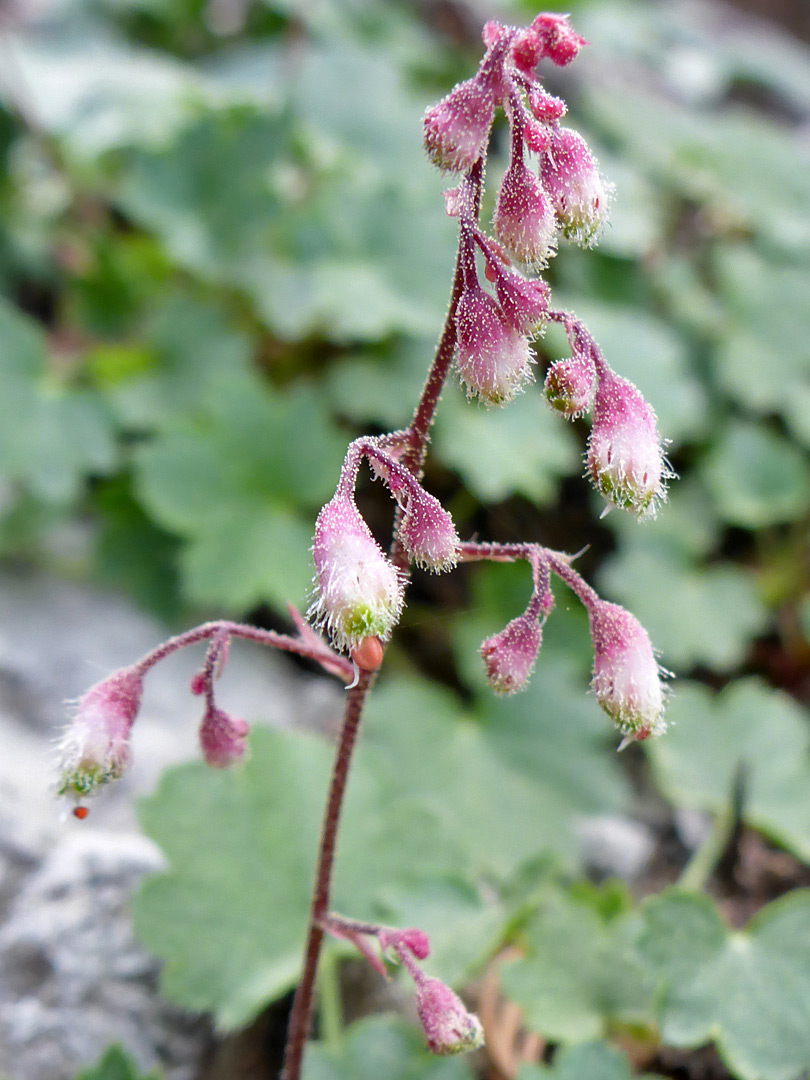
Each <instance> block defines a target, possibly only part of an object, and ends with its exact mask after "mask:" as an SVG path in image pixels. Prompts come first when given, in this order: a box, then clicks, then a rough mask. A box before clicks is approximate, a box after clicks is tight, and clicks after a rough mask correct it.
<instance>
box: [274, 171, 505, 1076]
mask: <svg viewBox="0 0 810 1080" xmlns="http://www.w3.org/2000/svg"><path fill="white" fill-rule="evenodd" d="M483 175H484V163H483V159H479V161H477V162H476V163H475V165H473V167H472V168H471V169H470V172H469V174H468V176H467V178H466V181H465V182H466V183H468V184H469V185H470V186H471V189H472V203H473V206H474V209H475V213H476V215H477V213H478V207H479V203H480V198H481V185H482V182H483ZM464 248H465V240H464V237H463V229H461V230H460V235H459V246H458V252H457V255H456V266H455V272H454V275H453V288H452V292H451V294H450V303H449V306H448V311H447V317H446V319H445V322H444V328H443V330H442V333H441V337H440V338H439V344H438V345H437V347H436V355H435V356H434V359H433V363H432V364H431V367H430V371H429V372H428V376H427V379H426V380H425V384H424V386H423V387H422V393H421V394H420V397H419V402H418V404H417V406H416V410H415V411H414V415H413V420H412V421H411V424H410V427H409V428H408V430H407V432H405V433H404V435H405V436H406V437H407V445H406V449H405V451H404V453H403V454H402V457H401V459H400V460H401V462H402V464H403V465H404V466H405V468H407V469H408V470H409V472H411V473H413V474H414V475H415V476H417V477H418V476H420V475H421V472H422V467H423V465H424V461H425V454H426V451H427V444H428V435H429V433H430V427H431V425H432V423H433V418H434V416H435V414H436V406H437V405H438V403H439V397H440V396H441V392H442V388H443V387H444V383H445V380H446V378H447V374H448V372H449V370H450V364H451V363H452V360H453V350H454V348H455V343H456V326H455V312H456V305H457V304H458V300H459V297H460V296H461V290H462V286H463V282H464V274H463V267H462V262H463V253H464ZM398 523H399V511H398V513H397V518H396V522H395V526H394V539H393V540H392V542H391V561H392V562H393V564H394V565H395V566H396V567H397V568H398V569H399V570H401V571H402V573H403V574H405V575H406V576H407V575H408V572H409V560H408V556H407V553H406V552H405V550H404V548H403V547H402V545H401V544H400V543H399V541H398V540H397V527H398ZM374 674H375V673H369V672H362V673H361V675H360V678H359V680H358V683H357V685H356V686H355V687H353V688H352V689H351V690H349V692H348V695H347V698H346V705H345V708H344V712H343V724H342V727H341V733H340V739H339V741H338V746H337V751H336V754H335V762H334V765H333V768H332V778H331V781H330V784H329V794H328V796H327V801H326V810H325V812H324V818H323V825H322V828H321V839H320V844H319V847H318V861H317V866H316V870H315V881H314V884H313V889H312V900H311V903H310V912H309V924H308V928H307V941H306V946H305V951H304V970H303V973H302V975H301V981H300V982H299V984H298V988H297V989H296V992H295V998H294V1000H293V1007H292V1011H291V1013H290V1023H289V1027H288V1029H287V1045H286V1047H285V1050H284V1067H283V1069H282V1072H281V1080H300V1075H301V1065H302V1062H303V1056H304V1047H305V1046H306V1041H307V1039H308V1037H309V1033H310V1028H311V1026H312V1010H313V1003H314V1000H315V977H316V974H317V970H318V958H319V956H320V951H321V944H322V942H323V936H324V931H323V928H322V922H323V920H324V919H325V918H326V917H327V915H328V914H329V899H330V894H331V886H332V866H333V862H334V856H335V846H336V843H337V830H338V825H339V822H340V810H341V806H342V802H343V795H344V792H345V789H346V780H347V777H348V774H349V765H350V764H351V755H352V751H353V749H354V746H355V742H356V739H357V732H358V728H359V726H360V717H361V715H362V712H363V706H364V705H365V701H366V696H367V694H368V691H369V689H370V688H371V685H372V683H373V681H374Z"/></svg>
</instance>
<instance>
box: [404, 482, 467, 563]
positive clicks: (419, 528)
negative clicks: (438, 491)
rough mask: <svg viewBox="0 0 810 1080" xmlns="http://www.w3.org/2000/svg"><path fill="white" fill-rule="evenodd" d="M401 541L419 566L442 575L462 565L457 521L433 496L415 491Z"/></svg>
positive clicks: (410, 497) (408, 509)
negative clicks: (454, 520) (459, 563)
mask: <svg viewBox="0 0 810 1080" xmlns="http://www.w3.org/2000/svg"><path fill="white" fill-rule="evenodd" d="M399 538H400V540H401V541H402V544H403V546H404V548H405V550H406V551H407V552H408V556H409V557H410V558H411V559H412V560H413V562H415V563H416V564H417V565H418V566H422V567H425V568H426V569H428V570H433V571H434V572H435V573H437V574H438V573H441V572H442V571H443V570H450V569H452V568H453V567H454V566H455V565H456V563H457V562H458V550H459V544H460V540H459V538H458V533H457V532H456V527H455V525H454V524H453V519H452V518H451V517H450V515H449V514H448V513H447V511H446V510H445V509H444V507H443V506H442V504H441V503H440V502H439V500H438V499H437V498H435V497H434V496H433V495H429V494H428V493H427V492H426V491H424V490H423V489H422V488H416V487H415V488H414V490H413V491H412V492H411V494H410V495H409V496H408V503H407V510H406V512H405V515H404V517H403V518H402V522H401V524H400V527H399Z"/></svg>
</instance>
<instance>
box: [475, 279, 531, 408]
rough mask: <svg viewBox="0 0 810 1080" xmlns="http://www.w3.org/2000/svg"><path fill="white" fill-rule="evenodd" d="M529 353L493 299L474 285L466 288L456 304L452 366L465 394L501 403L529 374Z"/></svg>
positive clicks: (524, 381)
mask: <svg viewBox="0 0 810 1080" xmlns="http://www.w3.org/2000/svg"><path fill="white" fill-rule="evenodd" d="M531 362H532V354H531V351H530V350H529V342H528V340H527V338H526V337H524V335H523V334H521V333H520V332H519V331H517V330H515V329H514V327H512V326H510V325H509V324H508V323H507V321H506V319H505V318H504V314H503V312H502V311H501V309H500V307H499V306H498V304H497V302H496V301H495V300H493V298H492V297H491V296H489V295H488V294H487V293H485V292H484V290H483V289H481V288H480V287H479V286H478V285H474V286H472V287H469V288H466V289H465V290H464V292H463V293H462V294H461V297H460V299H459V302H458V306H457V307H456V367H457V368H458V373H459V376H460V377H461V381H462V382H463V383H464V385H465V386H466V387H467V394H468V396H471V395H473V394H477V395H478V397H480V398H481V399H482V400H483V401H485V402H486V403H487V404H488V405H503V404H505V403H506V402H507V401H511V400H512V398H513V397H514V396H515V394H516V393H518V391H519V390H521V389H522V388H523V386H524V384H525V383H527V382H529V380H530V379H532V378H533V375H532V369H531Z"/></svg>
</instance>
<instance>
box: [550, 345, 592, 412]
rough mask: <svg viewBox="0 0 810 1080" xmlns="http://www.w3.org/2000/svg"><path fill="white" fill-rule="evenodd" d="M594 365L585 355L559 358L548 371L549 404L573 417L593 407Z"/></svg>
mask: <svg viewBox="0 0 810 1080" xmlns="http://www.w3.org/2000/svg"><path fill="white" fill-rule="evenodd" d="M594 374H595V372H594V366H593V364H592V363H591V361H590V360H589V359H588V358H587V357H585V356H575V357H573V358H572V359H570V360H558V361H557V362H556V363H554V364H552V365H551V367H550V368H549V369H548V371H547V373H546V381H545V384H544V389H545V393H546V397H547V398H548V402H549V405H551V407H552V408H553V409H556V410H557V412H560V413H562V414H563V416H567V417H568V418H569V419H573V418H574V417H576V416H581V415H582V413H584V412H587V410H588V409H589V408H590V407H591V400H592V399H593V380H594Z"/></svg>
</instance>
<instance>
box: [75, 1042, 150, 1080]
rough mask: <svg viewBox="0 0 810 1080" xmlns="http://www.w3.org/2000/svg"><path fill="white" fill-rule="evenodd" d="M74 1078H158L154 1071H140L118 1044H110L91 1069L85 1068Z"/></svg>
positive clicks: (140, 1079) (89, 1079) (94, 1079)
mask: <svg viewBox="0 0 810 1080" xmlns="http://www.w3.org/2000/svg"><path fill="white" fill-rule="evenodd" d="M76 1080H160V1074H159V1073H156V1072H150V1073H148V1074H147V1073H143V1072H141V1071H140V1070H139V1069H138V1068H137V1067H136V1065H135V1064H134V1062H133V1061H132V1059H131V1058H130V1056H129V1054H127V1053H125V1052H124V1051H123V1050H122V1049H121V1047H120V1046H111V1047H110V1049H109V1050H107V1052H106V1053H105V1054H104V1055H103V1056H102V1058H101V1060H100V1061H99V1063H98V1064H97V1065H96V1066H94V1067H93V1068H92V1069H85V1070H83V1071H82V1072H80V1073H79V1074H78V1076H77V1077H76Z"/></svg>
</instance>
